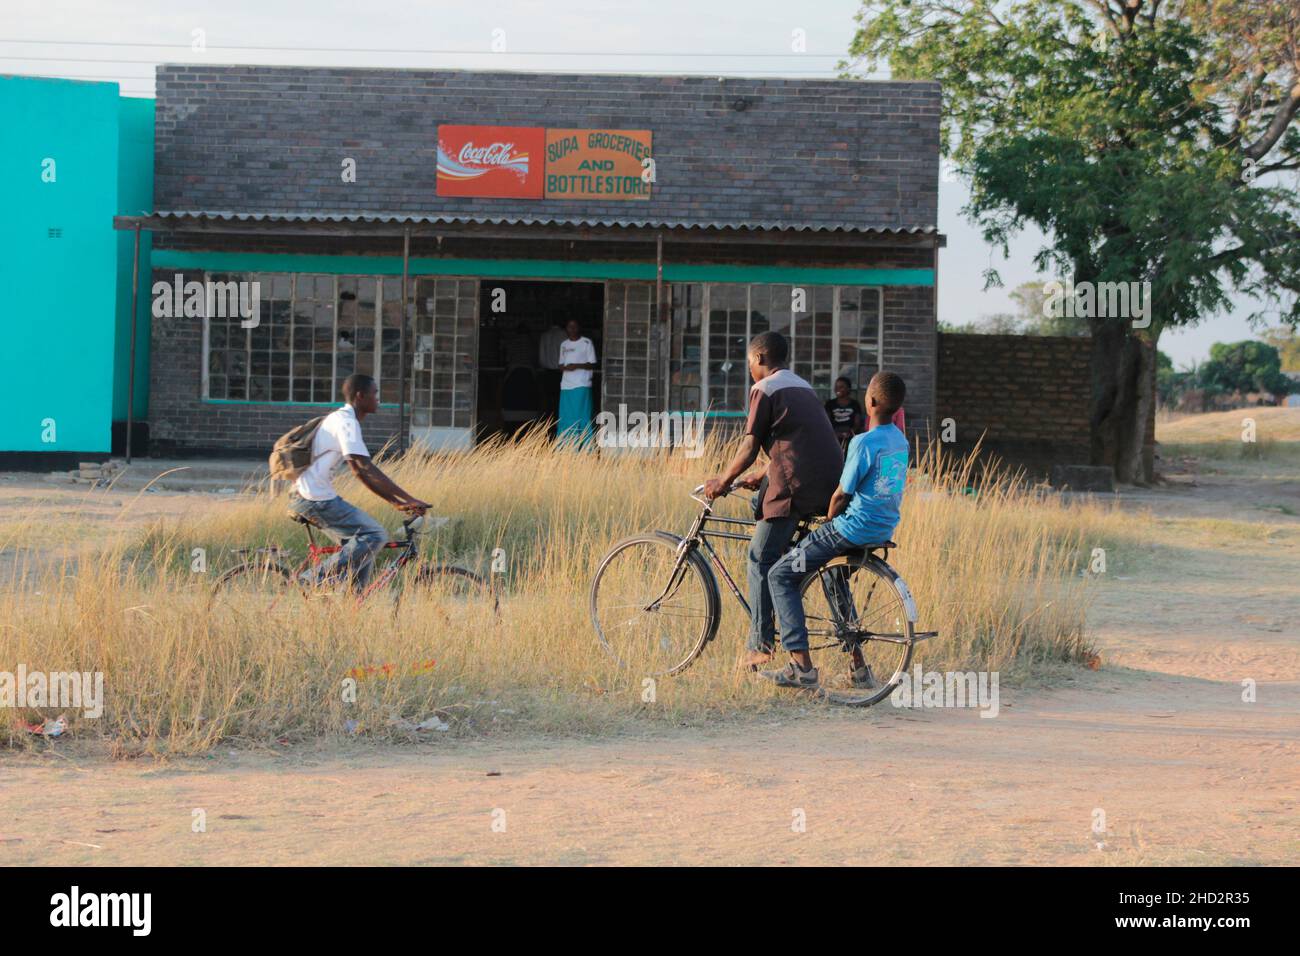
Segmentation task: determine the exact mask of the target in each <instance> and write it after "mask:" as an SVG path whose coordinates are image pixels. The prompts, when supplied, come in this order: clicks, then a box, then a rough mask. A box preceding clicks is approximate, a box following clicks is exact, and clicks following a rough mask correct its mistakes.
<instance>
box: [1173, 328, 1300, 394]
mask: <svg viewBox="0 0 1300 956" xmlns="http://www.w3.org/2000/svg"><path fill="white" fill-rule="evenodd" d="M1198 377H1199V381H1200V385H1201V387H1203V388H1204V389H1205V390H1206V391H1208V392H1211V393H1215V394H1229V393H1232V392H1268V393H1269V394H1272V395H1279V396H1280V395H1289V394H1290V393H1291V392H1293V391H1296V390H1297V388H1296V383H1295V382H1293V381H1291V379H1289V378H1287V377H1286V376H1285V375H1283V374H1282V359H1281V356H1280V355H1279V354H1278V351H1277V349H1276V348H1274V347H1273V346H1271V345H1268V344H1266V343H1264V342H1254V341H1245V342H1233V343H1231V344H1224V343H1223V342H1215V343H1214V344H1213V345H1212V346H1210V360H1209V361H1208V362H1206V363H1204V364H1203V365H1202V366H1201V367H1200V369H1199V376H1198Z"/></svg>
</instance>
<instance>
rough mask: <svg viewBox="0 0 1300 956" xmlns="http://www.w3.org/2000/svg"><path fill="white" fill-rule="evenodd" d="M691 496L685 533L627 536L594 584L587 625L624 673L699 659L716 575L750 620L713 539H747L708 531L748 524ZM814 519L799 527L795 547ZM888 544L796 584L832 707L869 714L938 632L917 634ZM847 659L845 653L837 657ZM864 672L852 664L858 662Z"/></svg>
mask: <svg viewBox="0 0 1300 956" xmlns="http://www.w3.org/2000/svg"><path fill="white" fill-rule="evenodd" d="M703 489H704V486H703V485H700V486H699V487H698V488H696V489H695V490H694V492H692V494H691V498H693V499H694V500H695V501H698V502H699V503H700V505H701V508H700V513H699V514H698V515H697V516H696V518H695V521H694V522H693V523H692V524H691V528H690V530H689V531H688V532H687V533H686V534H685V535H677V534H673V533H671V532H668V531H649V532H646V533H644V534H638V535H633V536H632V537H630V538H624V539H623V540H622V541H620V542H618V543H617V544H615V545H614V546H613V547H612V548H611V549H610V550H609V552H608V553H607V554H606V555H605V556H604V557H603V558H602V559H601V562H600V565H599V566H598V567H597V568H596V574H595V577H594V578H593V580H592V582H591V619H592V623H593V624H594V625H595V628H596V635H597V637H598V638H599V640H600V644H601V646H602V647H603V648H604V649H605V651H606V652H607V653H608V654H610V655H611V656H612V657H613V658H614V659H615V660H617V661H618V662H619V664H620V665H621V666H623V667H627V668H633V669H636V670H637V671H638V672H640V673H643V674H645V675H646V676H667V675H673V674H680V673H681V672H682V671H684V670H686V668H688V667H690V665H691V664H692V663H693V662H694V661H695V659H696V658H698V657H699V656H700V654H701V653H703V651H704V648H705V647H706V646H707V645H708V643H709V642H710V641H712V640H713V639H714V638H715V637H716V636H717V633H718V626H719V624H721V622H722V599H721V596H720V594H719V591H718V578H717V575H715V574H714V570H713V569H714V568H716V569H717V571H718V572H719V573H720V574H721V575H722V578H723V580H724V581H726V582H727V588H728V589H729V590H730V591H731V593H732V595H733V596H734V597H735V599H736V601H737V602H738V603H739V604H740V606H741V608H742V609H743V610H744V612H745V616H746V618H748V617H749V613H750V608H749V602H748V601H746V600H745V596H744V594H743V593H742V592H741V590H740V588H739V587H738V586H737V585H736V582H735V580H734V579H733V578H732V576H731V572H730V571H728V570H727V566H726V563H725V562H724V561H723V560H722V557H721V556H720V555H719V554H718V552H717V551H716V550H715V549H714V547H713V544H712V543H711V540H710V539H715V540H718V539H721V540H731V541H744V542H748V541H749V539H750V535H749V534H747V533H746V534H742V533H739V532H738V531H736V530H719V529H716V528H710V527H709V525H710V524H715V525H716V524H721V525H728V526H731V527H732V528H733V529H735V528H737V527H744V528H753V526H754V521H753V520H750V519H745V518H735V517H725V516H722V515H717V514H714V506H715V503H716V502H715V501H710V500H708V499H706V498H702V497H700V493H701V492H702V491H703ZM816 523H817V522H816V520H815V519H814V520H806V521H801V522H800V523H799V525H798V527H797V528H796V531H795V536H794V541H793V543H792V547H798V546H799V543H800V542H801V541H802V540H803V539H804V538H805V537H807V536H808V534H809V533H810V532H811V531H812V529H813V528H814V527H815V526H816ZM897 547H898V545H897V544H895V543H894V542H893V541H881V542H879V543H877V544H868V545H864V546H863V547H861V548H858V549H855V550H854V551H852V552H850V553H848V554H846V555H843V556H841V557H838V558H835V559H834V560H833V561H831V562H830V563H829V564H826V565H825V566H823V567H822V568H820V569H818V570H816V571H810V572H809V573H808V575H807V576H806V577H805V578H804V580H803V582H802V584H801V585H800V594H801V595H802V596H803V606H804V612H805V615H806V616H807V622H808V649H809V653H810V654H811V655H812V659H813V664H814V665H815V666H816V667H817V669H818V671H819V673H820V681H821V684H820V688H819V693H820V694H821V695H822V696H823V697H825V698H826V699H827V700H829V701H832V702H834V703H837V704H847V705H850V706H857V707H866V706H869V705H871V704H875V703H877V702H879V701H881V700H883V699H884V698H885V697H887V696H888V695H889V694H890V692H891V691H893V689H894V688H895V687H896V686H897V685H898V683H899V681H900V680H902V678H903V676H904V674H905V673H906V671H907V668H908V665H909V664H910V663H911V660H912V652H913V650H914V648H915V647H916V644H917V643H918V642H919V641H923V640H926V639H928V638H932V637H936V636H938V632H937V631H917V630H916V620H917V613H916V603H915V602H914V601H913V600H912V594H911V592H910V591H909V590H908V587H907V584H906V582H904V581H903V579H902V578H901V577H899V575H898V572H897V571H895V570H894V569H893V568H892V567H890V566H889V563H888V560H887V559H888V556H889V551H890V550H891V549H894V548H897ZM841 655H843V656H841ZM859 657H860V659H861V660H862V662H863V663H864V664H865V665H866V670H865V674H864V672H863V671H862V670H860V669H857V676H856V677H855V676H854V671H855V668H854V667H853V666H851V664H850V662H851V661H854V660H855V659H857V658H859Z"/></svg>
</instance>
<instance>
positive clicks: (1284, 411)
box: [1156, 406, 1300, 445]
mask: <svg viewBox="0 0 1300 956" xmlns="http://www.w3.org/2000/svg"><path fill="white" fill-rule="evenodd" d="M1246 418H1251V419H1254V421H1255V434H1256V437H1257V438H1258V439H1259V440H1261V441H1263V440H1271V441H1300V407H1295V408H1276V407H1271V406H1269V407H1263V408H1238V409H1234V410H1232V411H1228V412H1207V413H1206V414H1204V415H1179V416H1170V417H1168V418H1162V419H1158V420H1157V421H1156V440H1157V441H1160V442H1164V443H1167V444H1179V445H1191V444H1200V443H1202V442H1215V441H1234V442H1239V441H1241V433H1242V420H1243V419H1246Z"/></svg>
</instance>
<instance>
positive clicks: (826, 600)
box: [800, 557, 915, 707]
mask: <svg viewBox="0 0 1300 956" xmlns="http://www.w3.org/2000/svg"><path fill="white" fill-rule="evenodd" d="M895 577H896V576H895V575H894V573H893V571H892V569H890V568H889V567H888V566H882V565H880V564H879V563H877V562H875V561H872V560H870V559H861V558H853V557H843V558H836V559H835V560H834V561H832V562H830V563H829V564H827V565H825V566H824V567H822V568H820V569H818V570H817V571H813V572H810V573H809V574H808V576H807V577H806V578H804V581H803V585H802V586H801V588H800V594H801V595H802V597H803V609H804V616H805V618H806V619H807V622H808V650H809V654H811V656H812V660H813V664H814V665H815V666H816V668H817V670H818V676H819V678H820V681H821V686H822V692H823V694H824V696H825V697H826V699H827V700H829V701H831V702H832V703H836V704H848V705H850V706H855V707H867V706H870V705H871V704H875V703H878V702H879V701H881V700H883V699H884V698H885V697H887V696H888V695H889V693H890V692H891V691H892V690H893V689H894V687H895V686H896V685H897V684H898V682H899V681H900V680H901V679H902V678H903V675H904V674H905V672H906V671H907V667H908V664H910V663H911V660H912V650H913V648H914V647H915V637H914V633H913V625H912V621H911V619H910V617H909V615H908V608H907V603H906V602H905V601H904V600H903V595H902V592H901V591H900V590H899V588H898V587H897V586H896V585H895V583H894V581H895ZM854 648H857V649H858V650H859V651H860V652H861V654H862V658H863V661H864V663H865V664H866V665H867V667H868V675H867V683H866V684H858V685H855V684H854V682H853V675H852V664H851V661H852V651H853V650H854ZM861 679H862V678H861V675H859V681H861Z"/></svg>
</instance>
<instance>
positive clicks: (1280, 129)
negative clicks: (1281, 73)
mask: <svg viewBox="0 0 1300 956" xmlns="http://www.w3.org/2000/svg"><path fill="white" fill-rule="evenodd" d="M1298 111H1300V82H1297V83H1295V84H1294V85H1293V86H1292V87H1291V92H1290V94H1288V96H1287V98H1286V99H1285V100H1284V101H1283V102H1282V105H1281V106H1279V107H1278V110H1277V112H1276V113H1275V114H1273V122H1271V123H1269V124H1268V129H1266V130H1265V131H1264V135H1263V136H1261V137H1260V138H1259V139H1257V140H1255V142H1253V143H1251V144H1250V145H1249V146H1247V147H1246V148H1245V149H1243V150H1242V152H1243V153H1244V154H1245V155H1246V157H1247V158H1248V159H1260V158H1262V157H1263V156H1264V155H1265V154H1266V153H1268V151H1269V150H1270V149H1272V148H1273V144H1274V143H1276V142H1277V141H1278V140H1279V139H1281V138H1282V134H1283V133H1285V132H1286V128H1287V127H1288V126H1290V125H1291V120H1293V119H1294V118H1295V115H1296V113H1297V112H1298Z"/></svg>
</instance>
